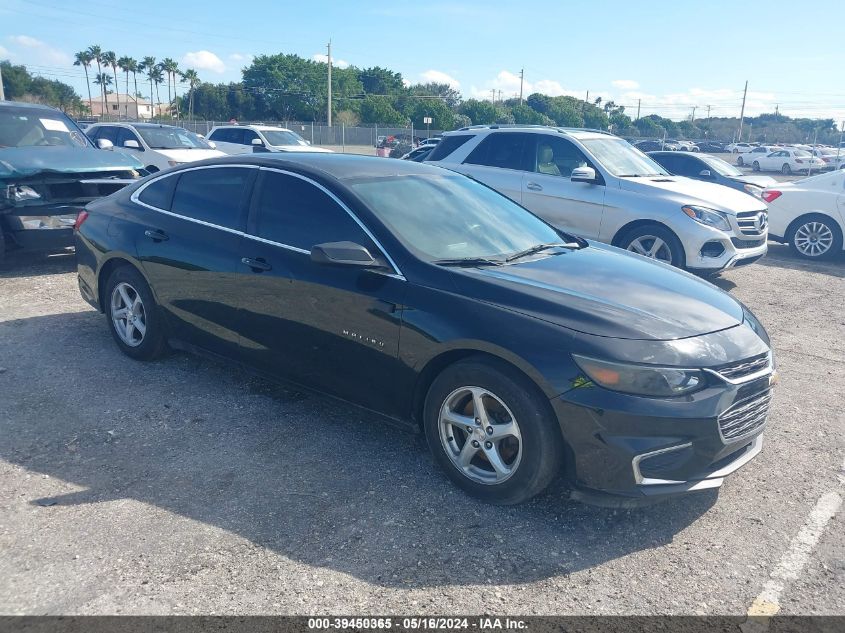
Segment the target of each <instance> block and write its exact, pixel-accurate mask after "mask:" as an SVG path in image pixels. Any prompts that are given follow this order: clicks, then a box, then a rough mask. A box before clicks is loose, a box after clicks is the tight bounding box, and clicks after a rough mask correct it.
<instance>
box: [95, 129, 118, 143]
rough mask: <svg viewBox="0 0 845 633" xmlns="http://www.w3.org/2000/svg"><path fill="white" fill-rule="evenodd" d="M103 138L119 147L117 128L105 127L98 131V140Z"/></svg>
mask: <svg viewBox="0 0 845 633" xmlns="http://www.w3.org/2000/svg"><path fill="white" fill-rule="evenodd" d="M101 138H104V139H106V140H109V141H111V142H112V144H113V145H115V146H116V145H117V128H116V127H113V126H111V125H104V126H103V127H101V128H99V129H98V130H97V140H98V141H99V140H100V139H101Z"/></svg>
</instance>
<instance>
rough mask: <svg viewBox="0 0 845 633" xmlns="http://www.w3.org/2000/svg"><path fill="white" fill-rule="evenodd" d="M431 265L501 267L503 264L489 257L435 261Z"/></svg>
mask: <svg viewBox="0 0 845 633" xmlns="http://www.w3.org/2000/svg"><path fill="white" fill-rule="evenodd" d="M431 263H432V264H437V265H439V266H501V265H502V264H503V263H504V262H503V261H502V260H500V259H490V258H489V257H458V258H455V259H435V260H434V261H432V262H431Z"/></svg>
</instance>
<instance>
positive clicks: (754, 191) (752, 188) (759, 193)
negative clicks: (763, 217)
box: [742, 184, 763, 200]
mask: <svg viewBox="0 0 845 633" xmlns="http://www.w3.org/2000/svg"><path fill="white" fill-rule="evenodd" d="M742 188H743V189H745V193H750V194H751V195H752V196H754V197H755V198H760V200H762V199H763V188H762V187H758V186H757V185H750V184H748V185H743V186H742Z"/></svg>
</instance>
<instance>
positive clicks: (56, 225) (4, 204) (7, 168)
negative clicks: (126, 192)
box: [0, 101, 145, 259]
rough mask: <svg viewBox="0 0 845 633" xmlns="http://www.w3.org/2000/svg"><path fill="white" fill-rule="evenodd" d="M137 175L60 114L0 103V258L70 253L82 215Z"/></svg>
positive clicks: (132, 162)
mask: <svg viewBox="0 0 845 633" xmlns="http://www.w3.org/2000/svg"><path fill="white" fill-rule="evenodd" d="M142 175H145V172H144V171H143V170H142V169H141V163H139V162H138V161H137V160H136V159H135V158H133V157H131V156H126V155H123V154H119V153H115V152H104V151H102V150H101V149H98V148H96V147H95V146H94V145H93V144H92V143H91V141H90V140H89V139H88V137H87V136H85V134H84V133H83V132H82V130H80V129H79V127H78V126H77V125H76V124H75V123H74V122H73V121H72V120H71V119H70V118H68V117H67V116H66V115H65V114H63V113H62V112H60V111H59V110H56V109H54V108H50V107H47V106H43V105H36V104H32V103H18V102H11V101H2V102H0V259H2V258H3V255H4V254H5V251H6V250H12V249H27V250H59V249H62V248H66V247H69V246H72V245H73V225H74V222H75V221H76V216H77V214H78V213H79V211H80V210H81V209H82V208H83V207H84V206H85V205H86V204H88V203H89V202H91V201H92V200H96V199H97V198H101V197H103V196H107V195H109V194H112V193H114V192H115V191H117V190H119V189H121V188H122V187H124V186H126V185H127V184H129V183H132V182H134V181H135V180H137V179H138V178H139V177H141V176H142Z"/></svg>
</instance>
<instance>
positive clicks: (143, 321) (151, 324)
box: [104, 266, 167, 360]
mask: <svg viewBox="0 0 845 633" xmlns="http://www.w3.org/2000/svg"><path fill="white" fill-rule="evenodd" d="M104 296H105V297H106V305H105V311H106V318H107V319H108V323H109V329H110V330H111V333H112V336H113V337H114V340H115V341H116V342H117V345H118V347H120V349H121V351H122V352H123V353H124V354H126V355H127V356H131V357H132V358H135V359H137V360H152V359H154V358H156V357H158V356H161V354H162V353H163V352H164V351H165V349H166V347H167V344H166V341H165V337H164V331H163V327H162V324H161V319H160V317H159V311H158V306H157V305H156V303H155V299H153V295H152V292H151V291H150V287H149V286H148V285H147V282H146V280H145V279H144V277H143V276H142V275H141V273H139V272H138V271H137V270H136V269H135V268H133V267H132V266H121V267H120V268H117V269H116V270H115V271H114V272H113V273H112V274H111V276H110V277H109V280H108V282H107V284H106V291H105V294H104Z"/></svg>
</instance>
